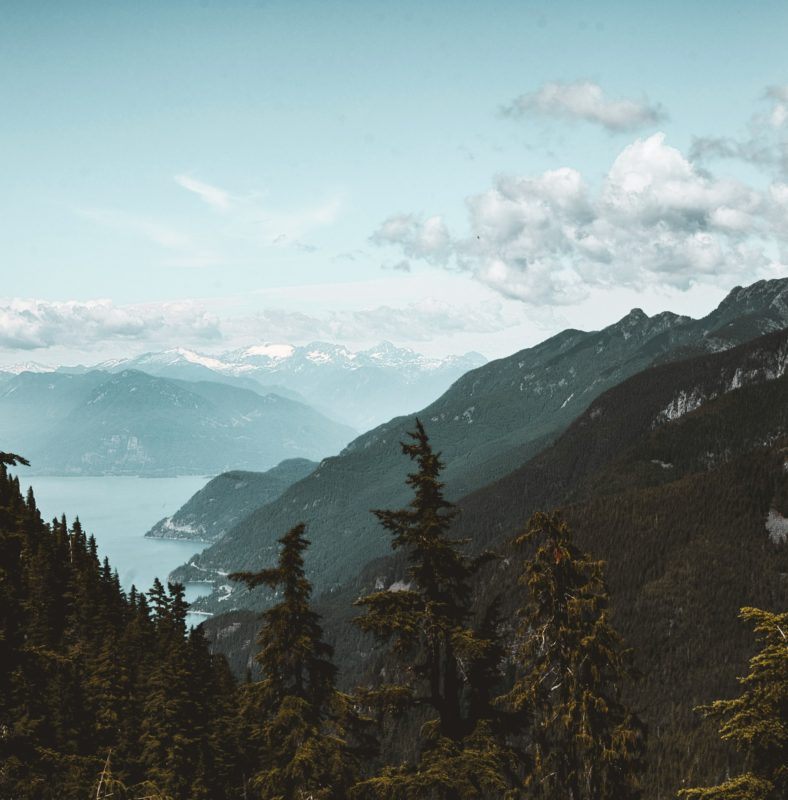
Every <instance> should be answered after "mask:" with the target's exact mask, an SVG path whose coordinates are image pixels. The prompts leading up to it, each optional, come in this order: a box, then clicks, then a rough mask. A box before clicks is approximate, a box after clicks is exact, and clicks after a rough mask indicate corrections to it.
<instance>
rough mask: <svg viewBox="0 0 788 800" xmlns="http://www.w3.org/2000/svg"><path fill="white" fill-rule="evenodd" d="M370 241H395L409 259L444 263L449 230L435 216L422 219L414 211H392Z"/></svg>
mask: <svg viewBox="0 0 788 800" xmlns="http://www.w3.org/2000/svg"><path fill="white" fill-rule="evenodd" d="M371 240H372V241H373V242H374V243H375V244H397V245H399V247H400V248H401V249H402V252H403V253H404V254H405V255H406V256H408V257H410V258H424V259H427V260H430V261H434V262H437V263H445V262H446V261H447V260H448V258H449V255H450V253H451V251H450V244H451V237H450V235H449V230H448V228H447V227H446V225H445V224H444V222H443V220H442V219H441V218H440V217H438V216H435V217H428V218H427V219H422V218H420V217H418V216H416V215H415V214H395V215H394V216H391V217H389V218H388V219H386V220H384V221H383V223H382V224H381V225H380V227H379V228H378V229H377V230H376V231H375V232H374V233H373V234H372V237H371Z"/></svg>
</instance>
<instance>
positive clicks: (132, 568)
mask: <svg viewBox="0 0 788 800" xmlns="http://www.w3.org/2000/svg"><path fill="white" fill-rule="evenodd" d="M17 474H19V483H20V485H21V486H22V491H23V493H26V492H27V487H28V486H32V487H33V493H34V494H35V497H36V503H37V504H38V508H39V509H40V511H41V515H42V516H43V518H44V519H45V520H47V521H50V520H51V519H52V518H53V517H58V518H59V517H60V516H61V514H65V515H66V519H67V520H68V522H69V525H70V524H71V522H73V520H74V518H75V517H79V520H80V522H81V523H82V527H83V528H84V529H85V532H86V533H87V534H88V535H90V534H93V535H94V536H95V537H96V542H97V544H98V550H99V556H100V557H101V558H102V559H103V558H104V556H107V557H109V560H110V564H111V565H112V567H113V568H115V569H117V570H118V575H119V576H120V582H121V584H122V585H123V588H124V589H126V590H128V589H130V588H131V585H132V584H134V585H135V586H136V587H137V588H138V589H139V590H141V591H147V590H148V589H150V587H151V584H152V583H153V579H154V578H155V577H158V578H159V580H161V581H162V583H165V582H166V580H167V575H168V574H169V572H170V570H172V569H174V568H175V567H177V566H179V565H180V564H182V563H183V562H184V561H187V560H188V559H189V558H190V557H191V556H192V555H194V553H196V552H198V551H200V550H202V549H203V548H204V547H205V544H203V543H201V542H183V541H174V540H172V541H171V540H168V539H146V538H145V533H146V532H147V531H148V530H150V528H151V527H152V526H153V525H154V523H156V522H158V521H159V520H160V519H161V518H162V517H167V516H170V515H171V514H173V513H174V512H175V511H177V510H178V509H179V508H180V507H181V506H182V505H183V504H184V503H185V502H186V501H187V500H188V499H189V498H190V497H191V496H192V495H193V494H194V493H195V492H197V491H198V490H200V489H202V487H203V486H205V484H206V483H207V482H208V480H209V478H205V477H198V476H191V475H187V476H183V477H179V478H135V477H128V476H107V477H73V478H72V477H68V478H64V477H56V476H51V475H43V476H34V475H31V476H27V475H24V470H23V469H18V470H17ZM208 590H209V587H208V586H207V585H201V584H190V585H188V586H187V587H186V599H187V600H194V599H195V598H196V597H199V596H200V595H201V594H205V593H207V592H208ZM202 619H203V617H199V616H197V615H191V614H190V615H189V620H188V622H189V624H192V625H196V624H197V623H199V622H200V621H201V620H202Z"/></svg>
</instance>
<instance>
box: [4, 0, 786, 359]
mask: <svg viewBox="0 0 788 800" xmlns="http://www.w3.org/2000/svg"><path fill="white" fill-rule="evenodd" d="M2 7H3V25H2V26H1V27H0V98H1V99H2V116H1V117H0V130H1V131H2V139H1V140H0V144H1V145H2V149H1V150H0V174H2V187H3V191H2V193H0V218H2V220H3V222H2V225H1V226H0V277H2V283H1V284H0V363H8V362H13V361H15V360H16V361H19V360H26V359H35V360H39V361H50V362H53V361H58V360H69V359H71V360H74V359H78V360H84V361H91V360H92V359H93V358H94V357H95V358H96V359H97V358H99V357H104V356H107V355H119V354H124V353H134V352H139V351H140V350H145V349H151V348H159V347H164V346H177V345H187V346H193V347H196V348H197V349H202V350H207V351H219V350H222V349H225V348H230V347H232V346H236V345H238V344H240V343H246V342H249V343H251V342H253V341H254V342H257V341H293V342H303V341H308V340H310V339H316V338H322V339H325V338H332V339H334V340H338V341H344V342H346V343H348V344H351V345H354V346H361V345H364V344H371V343H373V342H375V341H377V340H378V339H380V338H383V337H384V336H385V338H389V339H392V340H394V341H397V342H398V343H401V344H406V345H410V346H413V347H415V348H416V349H419V350H422V351H426V352H434V353H444V352H456V351H463V350H467V349H477V350H481V351H482V352H484V353H485V354H486V355H488V356H497V355H504V354H506V353H509V352H513V351H515V350H517V349H519V348H521V347H524V346H527V345H529V344H533V343H534V342H535V341H538V340H539V339H542V338H544V337H545V336H546V335H548V334H550V333H552V332H554V331H555V330H557V329H559V328H561V327H565V326H566V325H568V324H571V325H573V326H575V327H599V326H601V325H604V324H607V323H609V322H612V321H614V320H615V318H616V317H617V316H621V315H622V314H624V313H626V311H627V310H629V308H630V307H631V306H633V305H638V306H642V307H643V308H644V309H645V310H646V311H647V312H649V313H654V312H657V311H659V310H661V309H663V308H665V307H670V308H673V309H674V310H678V311H683V312H687V313H694V314H696V315H697V314H701V313H705V312H706V311H708V310H709V309H710V308H711V307H712V306H713V305H714V304H715V303H716V302H717V301H718V300H719V299H720V298H721V297H722V296H723V295H724V294H725V293H726V291H727V290H728V289H729V288H731V287H732V286H733V285H734V284H736V283H747V282H751V281H753V280H756V279H758V278H760V277H774V276H777V275H780V274H785V273H786V272H788V269H785V268H784V265H785V264H786V263H788V256H787V255H786V253H785V250H786V241H788V223H786V212H787V211H788V194H786V192H788V189H786V190H785V191H783V189H784V187H785V186H786V181H787V180H788V177H787V176H786V172H785V169H786V165H788V147H786V137H788V123H787V122H786V120H785V116H783V110H782V109H785V108H788V56H786V49H785V39H786V33H788V6H786V4H785V3H784V2H753V3H743V2H718V3H715V4H714V6H713V9H712V8H711V7H710V6H709V4H708V3H705V2H681V3H678V2H662V3H659V4H657V3H654V4H645V3H632V2H629V3H624V2H621V3H617V2H599V3H593V4H589V3H587V2H584V3H580V2H578V3H574V2H558V3H532V2H516V3H514V2H513V3H503V2H500V3H494V2H493V3H487V4H480V3H463V2H451V3H449V2H446V3H443V2H432V3H428V4H425V3H411V2H401V3H398V4H388V3H378V2H374V1H373V0H367V2H335V1H333V0H324V1H323V2H308V1H306V0H305V1H303V2H292V0H291V2H232V0H229V1H227V2H221V3H219V2H178V0H172V1H171V2H167V3H160V2H135V3H128V2H80V1H79V0H74V2H71V3H56V2H52V3H49V2H35V0H34V1H32V2H4V3H3V4H2ZM786 115H788V112H787V113H786ZM616 165H618V166H617V167H616ZM633 176H635V177H633ZM637 176H641V177H642V180H640V179H639V178H638V177H637ZM633 181H634V183H633ZM644 185H647V188H646V189H644V188H643V186H644ZM633 186H634V187H635V188H634V189H633Z"/></svg>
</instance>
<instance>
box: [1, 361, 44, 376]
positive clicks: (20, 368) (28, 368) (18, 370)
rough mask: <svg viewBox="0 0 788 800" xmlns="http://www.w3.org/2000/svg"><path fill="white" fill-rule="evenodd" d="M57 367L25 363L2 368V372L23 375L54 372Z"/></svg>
mask: <svg viewBox="0 0 788 800" xmlns="http://www.w3.org/2000/svg"><path fill="white" fill-rule="evenodd" d="M54 371H55V367H48V366H47V365H46V364H39V363H38V362H37V361H24V362H21V363H19V364H9V365H8V366H4V367H0V372H7V373H10V374H12V375H21V374H22V373H23V372H37V373H44V372H54Z"/></svg>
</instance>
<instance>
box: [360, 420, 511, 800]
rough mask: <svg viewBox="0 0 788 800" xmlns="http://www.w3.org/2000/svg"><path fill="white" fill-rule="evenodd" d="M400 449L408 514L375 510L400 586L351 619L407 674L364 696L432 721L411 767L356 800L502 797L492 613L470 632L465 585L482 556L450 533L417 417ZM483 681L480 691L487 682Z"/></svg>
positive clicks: (504, 756) (507, 760) (371, 783)
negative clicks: (400, 565) (398, 564)
mask: <svg viewBox="0 0 788 800" xmlns="http://www.w3.org/2000/svg"><path fill="white" fill-rule="evenodd" d="M408 435H409V437H410V439H411V441H410V442H406V443H402V445H401V446H402V451H403V453H404V454H405V455H407V456H408V457H410V458H411V459H412V460H413V461H415V462H416V465H417V469H416V471H415V472H413V473H410V474H409V475H408V477H407V484H408V486H410V487H411V488H412V489H413V492H414V497H413V500H412V501H411V503H410V505H409V506H408V507H407V508H404V509H400V510H395V511H392V510H380V511H375V512H373V513H374V514H375V516H376V517H377V518H378V520H379V521H380V522H381V524H382V525H383V527H384V528H386V530H388V531H389V532H390V534H391V536H392V547H393V548H394V549H403V550H404V551H405V552H406V555H407V560H408V564H409V566H408V572H407V574H408V583H407V585H406V587H405V588H402V589H401V590H398V591H391V590H389V591H385V590H384V591H378V592H375V593H373V594H370V595H367V596H366V597H363V598H361V599H360V600H358V601H357V605H359V606H361V607H363V608H364V613H363V614H362V615H361V616H360V617H358V618H357V619H356V620H355V622H356V624H357V625H358V626H359V627H360V628H361V629H362V630H364V631H367V632H370V633H372V634H374V635H375V636H376V637H378V638H379V639H380V640H382V641H384V642H387V643H391V655H392V656H393V657H394V658H395V659H396V660H397V661H398V662H399V664H400V667H401V668H404V669H405V671H406V677H405V679H404V680H402V681H401V682H399V683H394V684H389V685H385V686H381V687H378V688H377V689H376V690H373V691H370V692H369V693H368V697H369V700H370V701H371V702H372V703H375V702H378V703H379V704H380V705H382V706H384V707H389V708H396V709H399V710H403V709H408V708H410V709H414V710H416V711H417V713H420V714H422V715H423V714H427V715H428V716H429V715H435V716H434V717H433V718H432V719H430V720H428V722H427V723H426V724H425V725H424V726H422V734H423V735H422V742H421V752H420V754H419V763H418V764H417V765H415V766H403V767H398V768H394V769H388V770H385V771H384V772H383V773H382V774H381V775H380V776H378V777H376V778H373V779H371V780H368V781H366V782H365V783H364V784H362V785H361V786H360V787H358V789H357V794H358V795H359V796H365V795H371V796H375V797H384V798H398V797H411V796H413V797H422V796H423V797H436V798H465V797H486V796H502V794H503V792H504V791H505V790H506V786H507V778H508V776H509V775H510V773H511V768H512V754H511V752H510V751H509V750H508V749H507V748H506V747H504V746H503V745H502V742H501V739H500V737H498V736H496V735H495V733H496V732H497V730H498V728H499V724H498V723H500V715H499V714H498V713H497V712H495V711H494V709H493V708H492V705H491V703H490V702H489V688H490V686H491V685H493V684H494V680H495V679H494V677H493V673H494V671H495V669H496V668H497V666H498V664H499V658H500V656H501V655H502V648H501V645H500V642H498V641H497V631H496V626H495V624H494V622H493V620H494V618H495V613H494V609H492V610H491V611H490V614H488V615H487V616H486V620H484V621H483V625H482V626H481V627H480V628H479V629H478V630H476V629H474V627H473V625H472V617H473V607H472V593H471V579H472V577H473V575H474V573H475V572H476V571H477V570H478V569H479V568H480V566H481V565H482V564H483V563H485V562H486V561H487V560H488V559H489V556H488V555H487V554H485V555H483V556H481V557H479V558H478V559H471V558H469V557H468V556H466V555H465V554H464V553H463V549H462V548H463V545H464V544H465V542H463V541H459V540H456V539H453V538H452V537H451V536H450V529H451V526H452V523H453V521H454V519H455V517H456V515H457V511H456V509H455V507H454V506H453V505H452V504H451V503H450V502H449V501H447V500H446V498H445V497H444V493H443V484H442V483H441V481H440V475H441V471H442V469H443V463H442V461H441V459H440V454H439V453H435V452H434V451H433V449H432V446H431V444H430V441H429V437H428V436H427V433H426V431H425V430H424V427H423V425H422V424H421V422H420V421H419V420H418V419H417V420H416V428H415V430H414V431H413V432H410V433H409V434H408ZM485 684H486V685H485Z"/></svg>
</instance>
